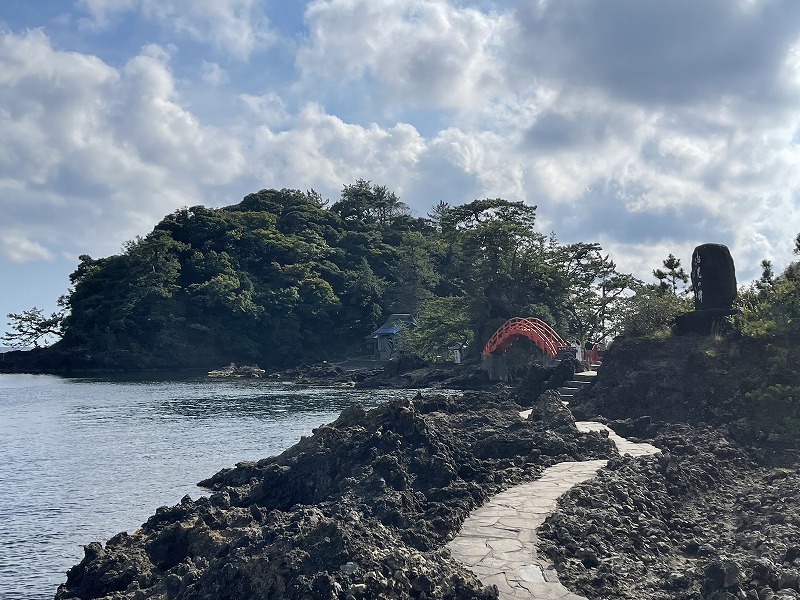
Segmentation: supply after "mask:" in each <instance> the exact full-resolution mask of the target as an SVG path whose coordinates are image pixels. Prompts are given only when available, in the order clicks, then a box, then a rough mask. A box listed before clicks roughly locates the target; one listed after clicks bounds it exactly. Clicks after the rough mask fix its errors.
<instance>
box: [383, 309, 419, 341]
mask: <svg viewBox="0 0 800 600" xmlns="http://www.w3.org/2000/svg"><path fill="white" fill-rule="evenodd" d="M415 325H416V323H415V322H414V319H413V318H412V317H411V315H410V314H406V313H396V314H393V315H391V316H389V318H388V319H386V322H385V323H384V324H383V325H381V326H380V327H378V329H376V330H375V331H373V332H372V335H373V336H375V335H393V334H395V333H397V332H398V331H400V330H401V329H402V328H403V327H414V326H415Z"/></svg>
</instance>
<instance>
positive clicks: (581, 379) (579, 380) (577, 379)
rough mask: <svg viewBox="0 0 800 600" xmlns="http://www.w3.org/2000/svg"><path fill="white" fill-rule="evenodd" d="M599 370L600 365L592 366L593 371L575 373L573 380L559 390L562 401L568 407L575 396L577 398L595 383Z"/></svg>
mask: <svg viewBox="0 0 800 600" xmlns="http://www.w3.org/2000/svg"><path fill="white" fill-rule="evenodd" d="M598 368H599V365H592V370H591V371H582V372H581V373H575V374H574V375H573V376H572V379H570V380H569V381H567V382H566V383H565V384H564V385H563V386H561V387H560V388H558V395H559V396H561V401H562V402H563V403H564V405H568V404H569V403H570V402H571V401H572V399H573V398H574V397H575V396H577V395H578V394H579V393H580V392H581V391H583V390H584V389H585V388H586V387H588V386H590V385H591V384H592V383H594V378H595V377H597V369H598Z"/></svg>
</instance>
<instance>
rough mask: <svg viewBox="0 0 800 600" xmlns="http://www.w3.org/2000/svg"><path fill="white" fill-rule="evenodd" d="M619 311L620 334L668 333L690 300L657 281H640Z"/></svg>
mask: <svg viewBox="0 0 800 600" xmlns="http://www.w3.org/2000/svg"><path fill="white" fill-rule="evenodd" d="M635 291H636V293H635V294H634V295H633V296H631V297H629V298H627V299H626V300H625V301H624V303H623V305H622V306H621V310H620V317H621V318H620V329H621V333H623V334H625V335H629V336H633V337H661V336H667V335H669V334H670V332H671V329H672V325H673V323H674V322H675V317H677V316H678V315H680V314H683V313H685V312H689V311H690V310H691V309H692V304H691V301H689V300H688V299H687V298H685V297H681V296H678V295H676V294H673V293H670V291H669V288H668V287H667V288H665V287H663V286H661V285H658V284H648V285H645V284H640V285H639V286H637V287H636V288H635Z"/></svg>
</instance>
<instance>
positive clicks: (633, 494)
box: [540, 425, 800, 600]
mask: <svg viewBox="0 0 800 600" xmlns="http://www.w3.org/2000/svg"><path fill="white" fill-rule="evenodd" d="M654 443H655V444H656V445H658V446H659V447H661V448H662V449H663V453H662V454H661V455H659V456H654V457H651V458H646V459H632V458H630V457H627V458H617V459H614V460H612V461H611V462H610V464H609V467H608V469H606V470H603V471H601V472H600V474H599V476H598V477H597V478H595V479H593V480H591V481H589V482H586V483H584V484H581V485H580V486H577V487H576V488H574V489H573V490H572V491H570V492H569V493H568V494H567V495H566V496H565V497H563V498H562V500H561V502H560V508H559V511H558V512H557V513H555V514H554V515H552V516H551V517H550V518H549V519H548V520H547V521H546V522H545V524H544V526H543V527H542V528H541V529H540V538H541V539H543V540H545V543H544V549H545V551H546V553H547V555H548V556H549V557H550V558H551V559H552V560H554V562H555V563H556V566H557V568H558V571H559V578H560V580H561V582H562V583H564V584H565V585H567V587H570V588H571V589H575V590H577V591H578V593H580V594H583V595H585V596H586V597H588V598H608V599H613V598H629V599H640V598H649V599H653V600H668V599H670V600H673V599H687V600H688V599H690V598H691V599H709V600H712V599H713V600H723V599H733V598H747V599H752V600H763V599H765V598H797V597H800V594H799V593H798V592H800V579H798V573H800V545H798V540H800V501H799V500H798V498H797V493H796V489H797V487H796V486H797V485H798V484H800V471H798V469H797V467H796V466H792V467H788V468H777V469H776V468H772V467H764V466H760V465H758V464H757V463H755V462H754V461H753V460H752V457H751V456H750V455H749V453H748V452H747V451H746V450H745V449H744V448H742V447H740V446H739V445H737V444H736V443H735V442H732V441H730V440H728V439H726V438H725V436H723V435H722V434H721V433H720V432H719V431H718V430H714V429H710V428H699V429H696V428H692V427H690V426H688V425H685V426H665V427H664V429H663V430H662V432H661V433H660V434H659V435H657V436H656V438H655V441H654Z"/></svg>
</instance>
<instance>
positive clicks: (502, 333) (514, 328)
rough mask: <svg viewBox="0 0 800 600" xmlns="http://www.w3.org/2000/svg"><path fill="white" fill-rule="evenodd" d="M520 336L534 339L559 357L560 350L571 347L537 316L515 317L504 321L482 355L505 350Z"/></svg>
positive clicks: (548, 352)
mask: <svg viewBox="0 0 800 600" xmlns="http://www.w3.org/2000/svg"><path fill="white" fill-rule="evenodd" d="M518 337H526V338H528V339H529V340H531V341H533V342H534V343H535V344H536V345H537V346H539V348H540V349H541V350H542V352H544V353H545V354H548V355H549V356H550V357H552V358H557V357H558V354H559V352H561V351H562V350H564V349H565V348H568V347H569V344H567V342H565V341H564V340H563V339H562V338H561V336H560V335H558V333H556V330H555V329H553V328H552V327H550V325H548V324H547V323H545V322H544V321H542V320H541V319H537V318H536V317H514V318H512V319H509V320H508V321H506V322H505V323H503V324H502V325H501V326H500V328H499V329H498V330H497V331H495V332H494V333H493V334H492V337H490V338H489V341H488V342H486V346H484V348H483V352H481V356H482V357H483V358H486V357H487V356H488V355H489V354H499V353H501V352H505V350H506V348H508V347H509V346H510V345H511V344H512V343H514V340H515V339H516V338H518Z"/></svg>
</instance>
